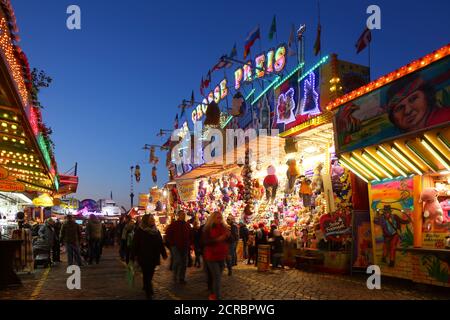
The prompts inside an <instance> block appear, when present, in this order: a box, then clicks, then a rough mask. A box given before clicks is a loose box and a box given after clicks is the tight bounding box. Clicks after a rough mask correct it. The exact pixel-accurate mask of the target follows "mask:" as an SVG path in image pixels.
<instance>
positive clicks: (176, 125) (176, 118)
mask: <svg viewBox="0 0 450 320" xmlns="http://www.w3.org/2000/svg"><path fill="white" fill-rule="evenodd" d="M173 128H174V129H178V113H177V115H176V116H175V121H174V122H173Z"/></svg>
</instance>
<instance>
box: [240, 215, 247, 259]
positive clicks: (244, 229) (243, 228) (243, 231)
mask: <svg viewBox="0 0 450 320" xmlns="http://www.w3.org/2000/svg"><path fill="white" fill-rule="evenodd" d="M248 234H249V232H248V228H247V226H246V225H245V223H244V222H241V223H240V224H239V237H240V238H241V239H242V242H243V248H242V249H243V251H244V252H243V253H244V259H247V258H248V243H247V242H248Z"/></svg>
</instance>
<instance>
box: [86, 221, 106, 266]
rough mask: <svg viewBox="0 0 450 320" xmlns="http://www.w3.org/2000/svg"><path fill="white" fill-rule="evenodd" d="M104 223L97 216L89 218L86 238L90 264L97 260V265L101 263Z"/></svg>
mask: <svg viewBox="0 0 450 320" xmlns="http://www.w3.org/2000/svg"><path fill="white" fill-rule="evenodd" d="M102 233H103V230H102V223H101V221H100V220H99V219H97V217H96V216H95V214H91V215H90V216H89V221H88V223H87V225H86V238H87V240H88V244H89V264H92V261H93V260H94V259H95V263H96V264H98V263H99V261H100V250H101V247H100V246H101V240H102Z"/></svg>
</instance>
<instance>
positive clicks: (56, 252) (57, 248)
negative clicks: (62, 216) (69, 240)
mask: <svg viewBox="0 0 450 320" xmlns="http://www.w3.org/2000/svg"><path fill="white" fill-rule="evenodd" d="M53 228H54V231H55V232H54V235H55V238H54V242H53V262H61V239H60V238H59V236H60V233H61V221H59V219H56V221H55V224H54V225H53Z"/></svg>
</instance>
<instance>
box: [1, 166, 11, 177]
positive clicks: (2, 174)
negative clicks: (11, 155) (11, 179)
mask: <svg viewBox="0 0 450 320" xmlns="http://www.w3.org/2000/svg"><path fill="white" fill-rule="evenodd" d="M8 176H9V172H8V170H6V169H5V168H3V167H0V180H3V179H6V178H8Z"/></svg>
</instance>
